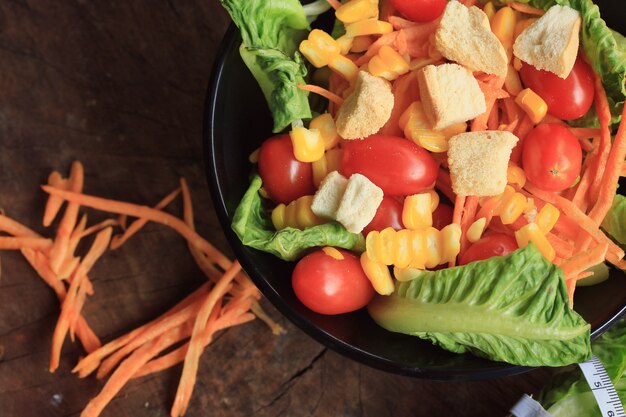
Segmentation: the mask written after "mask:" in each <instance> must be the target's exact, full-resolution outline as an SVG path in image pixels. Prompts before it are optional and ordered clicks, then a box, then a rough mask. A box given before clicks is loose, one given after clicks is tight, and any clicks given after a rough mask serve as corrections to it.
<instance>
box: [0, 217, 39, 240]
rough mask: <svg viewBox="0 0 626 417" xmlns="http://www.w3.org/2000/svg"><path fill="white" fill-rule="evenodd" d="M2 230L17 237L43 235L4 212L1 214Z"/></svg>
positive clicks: (0, 225) (0, 229) (0, 223)
mask: <svg viewBox="0 0 626 417" xmlns="http://www.w3.org/2000/svg"><path fill="white" fill-rule="evenodd" d="M0 231H2V232H5V233H8V234H10V235H12V236H16V237H42V236H41V235H40V234H38V233H36V232H34V231H32V230H31V229H29V228H28V227H26V226H24V225H23V224H21V223H18V222H17V221H15V220H13V219H12V218H10V217H7V216H6V215H4V214H0Z"/></svg>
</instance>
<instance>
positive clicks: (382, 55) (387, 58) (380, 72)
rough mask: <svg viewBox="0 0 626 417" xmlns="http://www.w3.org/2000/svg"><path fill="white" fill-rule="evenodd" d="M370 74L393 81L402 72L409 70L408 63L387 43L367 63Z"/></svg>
mask: <svg viewBox="0 0 626 417" xmlns="http://www.w3.org/2000/svg"><path fill="white" fill-rule="evenodd" d="M368 70H369V72H370V74H372V75H375V76H376V77H382V78H385V79H386V80H389V81H393V80H395V79H396V78H398V77H399V76H400V75H402V74H406V73H407V72H409V64H408V63H407V62H406V61H405V60H404V58H403V57H402V55H400V54H399V53H398V52H397V51H396V50H395V49H393V48H392V47H391V46H389V45H383V46H382V47H381V48H380V50H379V51H378V54H376V55H374V56H373V57H372V59H370V61H369V63H368Z"/></svg>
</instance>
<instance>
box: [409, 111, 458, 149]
mask: <svg viewBox="0 0 626 417" xmlns="http://www.w3.org/2000/svg"><path fill="white" fill-rule="evenodd" d="M398 126H399V127H400V128H401V129H402V130H403V131H404V136H406V137H407V138H408V139H411V140H412V141H413V142H415V143H416V144H418V145H420V146H421V147H422V148H424V149H426V150H428V151H430V152H435V153H439V152H446V151H447V150H448V139H450V138H451V137H452V136H454V135H457V134H459V133H462V132H465V131H466V130H467V124H465V123H464V122H461V123H457V124H455V125H452V126H449V127H447V128H445V129H442V130H433V129H432V124H431V123H430V121H429V120H428V118H427V117H426V113H425V112H424V107H423V106H422V103H421V102H420V101H414V102H413V103H411V104H410V105H409V107H408V108H407V109H406V110H405V111H404V112H403V113H402V115H400V119H399V120H398Z"/></svg>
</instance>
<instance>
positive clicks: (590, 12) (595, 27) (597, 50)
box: [517, 0, 626, 126]
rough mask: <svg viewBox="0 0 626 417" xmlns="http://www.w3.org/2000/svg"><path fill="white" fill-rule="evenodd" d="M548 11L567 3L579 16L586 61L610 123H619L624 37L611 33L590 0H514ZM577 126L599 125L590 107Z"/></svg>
mask: <svg viewBox="0 0 626 417" xmlns="http://www.w3.org/2000/svg"><path fill="white" fill-rule="evenodd" d="M517 2H518V3H525V4H530V5H531V6H534V7H539V8H542V9H544V10H548V9H549V8H550V7H552V6H554V5H555V4H560V5H563V6H569V7H571V8H573V9H576V10H578V11H580V13H581V16H582V26H581V34H580V35H581V36H580V42H581V45H582V47H583V49H584V50H585V54H586V56H587V58H588V59H589V62H590V63H591V65H592V66H593V68H594V69H595V70H596V72H597V73H598V74H600V76H601V77H602V83H603V84H604V88H605V90H606V94H607V98H608V100H609V106H610V107H611V114H612V115H613V118H612V120H611V122H612V123H619V120H620V116H621V114H622V108H623V106H624V99H625V96H626V86H625V84H624V81H625V80H626V39H624V37H623V36H621V35H619V34H617V33H616V32H613V31H612V30H611V29H609V28H608V27H607V26H606V23H605V22H604V20H603V19H602V18H601V17H600V9H599V8H598V6H596V5H595V4H594V3H593V1H591V0H517ZM573 124H574V125H580V126H596V125H597V126H599V125H598V121H597V116H596V115H595V111H594V109H593V107H592V109H591V110H590V113H589V114H587V115H586V116H584V117H583V118H582V119H579V120H577V121H575V122H574V123H573Z"/></svg>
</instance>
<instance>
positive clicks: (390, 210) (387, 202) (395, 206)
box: [363, 197, 404, 236]
mask: <svg viewBox="0 0 626 417" xmlns="http://www.w3.org/2000/svg"><path fill="white" fill-rule="evenodd" d="M388 227H393V228H394V229H396V230H400V229H403V228H404V226H403V225H402V203H401V202H399V201H398V200H396V199H395V198H392V197H383V201H382V202H381V203H380V206H378V209H376V214H375V215H374V218H373V219H372V221H371V222H370V223H369V224H368V225H367V226H365V229H363V236H367V234H368V233H369V232H371V231H374V230H375V231H377V232H380V231H381V230H383V229H386V228H388Z"/></svg>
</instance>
